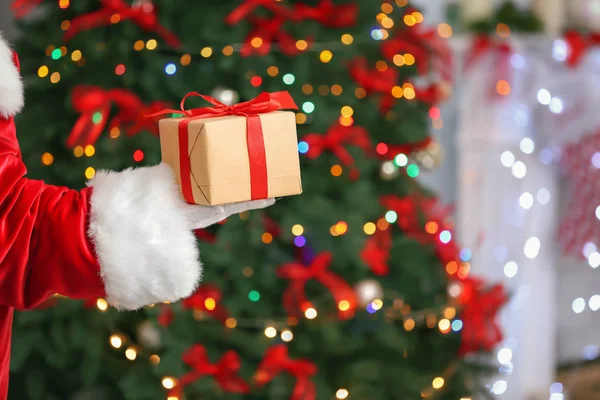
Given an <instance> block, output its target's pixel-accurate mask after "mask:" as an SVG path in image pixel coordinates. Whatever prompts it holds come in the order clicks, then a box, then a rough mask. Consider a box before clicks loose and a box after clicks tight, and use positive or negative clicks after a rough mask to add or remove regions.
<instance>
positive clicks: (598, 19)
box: [545, 0, 600, 31]
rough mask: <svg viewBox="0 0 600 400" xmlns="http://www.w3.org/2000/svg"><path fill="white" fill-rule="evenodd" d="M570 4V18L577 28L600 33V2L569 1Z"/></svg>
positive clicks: (587, 0) (588, 0) (598, 0)
mask: <svg viewBox="0 0 600 400" xmlns="http://www.w3.org/2000/svg"><path fill="white" fill-rule="evenodd" d="M545 1H548V0H545ZM568 4H569V10H568V11H569V14H570V17H571V19H572V20H573V22H574V23H575V24H577V26H579V27H583V28H587V29H590V30H593V31H600V0H569V2H568Z"/></svg>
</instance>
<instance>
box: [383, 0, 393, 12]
mask: <svg viewBox="0 0 600 400" xmlns="http://www.w3.org/2000/svg"><path fill="white" fill-rule="evenodd" d="M381 11H382V12H384V13H386V14H390V13H392V12H393V11H394V6H393V5H391V4H390V3H383V4H382V5H381Z"/></svg>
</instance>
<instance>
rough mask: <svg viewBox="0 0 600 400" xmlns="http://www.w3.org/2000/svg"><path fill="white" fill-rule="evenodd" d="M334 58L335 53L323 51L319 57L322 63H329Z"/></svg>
mask: <svg viewBox="0 0 600 400" xmlns="http://www.w3.org/2000/svg"><path fill="white" fill-rule="evenodd" d="M332 58H333V53H332V52H331V51H329V50H323V51H322V52H321V54H320V55H319V59H320V60H321V62H324V63H328V62H329V61H331V59H332Z"/></svg>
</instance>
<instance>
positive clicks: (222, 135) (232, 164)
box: [159, 92, 302, 205]
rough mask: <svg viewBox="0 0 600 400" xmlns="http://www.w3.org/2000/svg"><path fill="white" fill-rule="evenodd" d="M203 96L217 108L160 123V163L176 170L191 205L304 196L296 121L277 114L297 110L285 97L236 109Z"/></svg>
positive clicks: (290, 115)
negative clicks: (290, 109)
mask: <svg viewBox="0 0 600 400" xmlns="http://www.w3.org/2000/svg"><path fill="white" fill-rule="evenodd" d="M282 95H283V97H282ZM199 96H201V97H203V98H205V99H206V100H208V101H209V102H211V103H213V104H215V106H214V107H207V108H202V109H192V110H183V114H184V117H182V118H168V119H162V120H160V121H159V129H160V143H161V151H162V160H163V162H165V163H167V164H169V165H170V166H171V167H172V168H173V171H174V172H175V177H176V180H177V183H178V185H179V186H180V188H181V190H182V193H183V196H184V198H185V200H186V201H187V202H188V203H191V204H200V205H219V204H228V203H234V202H239V201H247V200H258V199H265V198H273V197H282V196H290V195H296V194H300V193H302V183H301V179H300V160H299V154H298V138H297V132H296V117H295V115H294V113H293V112H290V111H276V110H280V109H287V108H295V104H294V103H293V100H291V97H289V94H287V92H280V93H276V94H269V93H263V94H261V95H260V96H259V97H257V98H256V99H253V100H251V101H250V102H246V103H241V104H237V105H234V106H227V105H225V104H223V103H220V102H218V101H217V100H215V99H212V98H210V97H208V96H202V95H199ZM184 101H185V99H184ZM182 108H183V106H182ZM169 111H173V110H169ZM179 112H180V113H182V111H179Z"/></svg>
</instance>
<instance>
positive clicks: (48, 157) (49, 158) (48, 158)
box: [42, 152, 54, 165]
mask: <svg viewBox="0 0 600 400" xmlns="http://www.w3.org/2000/svg"><path fill="white" fill-rule="evenodd" d="M53 162H54V156H53V155H52V154H50V153H48V152H46V153H44V154H42V164H44V165H52V163H53Z"/></svg>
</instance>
